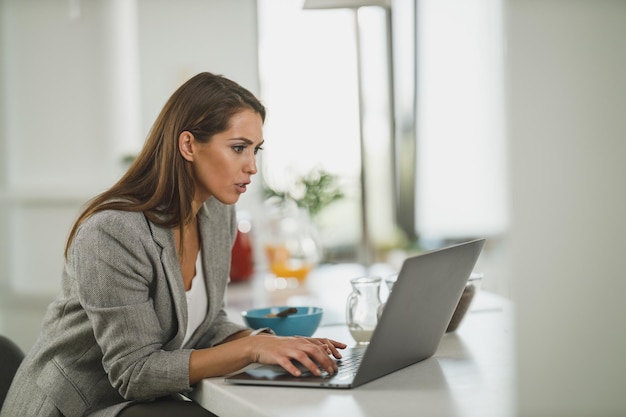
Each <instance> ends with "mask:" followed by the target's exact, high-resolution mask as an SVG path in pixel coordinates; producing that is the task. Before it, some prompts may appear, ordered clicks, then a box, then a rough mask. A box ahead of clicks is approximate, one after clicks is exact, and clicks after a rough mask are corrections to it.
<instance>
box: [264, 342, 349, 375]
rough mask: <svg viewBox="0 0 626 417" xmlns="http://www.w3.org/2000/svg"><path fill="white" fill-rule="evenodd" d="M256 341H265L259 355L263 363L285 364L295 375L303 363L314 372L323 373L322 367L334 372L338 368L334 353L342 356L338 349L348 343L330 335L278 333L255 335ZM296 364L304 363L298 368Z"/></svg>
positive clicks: (303, 365) (331, 372) (299, 372)
mask: <svg viewBox="0 0 626 417" xmlns="http://www.w3.org/2000/svg"><path fill="white" fill-rule="evenodd" d="M255 342H262V343H263V346H257V347H258V348H260V351H258V353H259V355H258V356H257V359H258V361H259V362H262V363H274V364H277V365H280V366H282V367H283V368H284V369H285V370H286V371H287V372H289V373H290V374H291V375H294V376H300V375H301V374H302V371H301V368H302V367H304V368H306V369H307V370H309V371H310V372H311V373H312V374H313V375H318V376H319V375H321V373H322V372H321V371H320V368H321V369H323V370H325V371H326V372H328V373H330V374H333V373H335V372H337V364H336V363H335V360H334V359H333V358H332V357H331V355H332V356H334V357H335V358H337V359H339V358H341V354H340V353H339V351H338V350H337V349H343V348H345V347H346V345H345V344H344V343H341V342H337V341H334V340H331V339H319V338H307V337H277V336H268V337H263V338H262V339H261V338H255ZM297 364H300V365H301V367H300V368H298V366H297Z"/></svg>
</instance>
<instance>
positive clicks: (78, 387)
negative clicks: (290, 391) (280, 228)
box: [0, 73, 345, 417]
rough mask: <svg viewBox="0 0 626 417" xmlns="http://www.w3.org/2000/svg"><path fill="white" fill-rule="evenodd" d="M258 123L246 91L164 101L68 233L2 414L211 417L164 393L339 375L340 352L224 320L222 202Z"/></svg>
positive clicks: (251, 151)
mask: <svg viewBox="0 0 626 417" xmlns="http://www.w3.org/2000/svg"><path fill="white" fill-rule="evenodd" d="M264 119H265V109H264V107H263V106H262V104H261V103H260V102H259V101H258V100H257V99H256V98H255V97H254V96H253V95H252V94H251V93H250V92H249V91H247V90H245V89H244V88H242V87H241V86H239V85H238V84H236V83H234V82H233V81H230V80H228V79H226V78H224V77H221V76H216V75H213V74H210V73H201V74H198V75H197V76H195V77H193V78H192V79H190V80H189V81H188V82H186V83H185V84H184V85H182V86H181V87H180V88H179V89H178V90H177V91H176V92H175V93H174V94H173V95H172V97H171V98H170V99H169V101H168V102H167V103H166V105H165V107H164V108H163V110H162V111H161V114H160V115H159V117H158V118H157V120H156V122H155V124H154V126H153V128H152V130H151V132H150V134H149V136H148V138H147V140H146V144H145V146H144V148H143V150H142V151H141V153H140V154H139V156H138V158H137V160H136V161H135V162H134V163H133V165H132V166H131V167H130V168H129V170H128V172H127V173H126V174H125V175H124V176H123V177H122V178H121V179H120V180H119V182H118V183H117V184H115V185H114V186H113V187H111V188H110V189H109V190H108V191H105V192H104V193H103V194H101V195H99V196H98V197H96V198H95V199H94V200H93V201H91V202H90V204H89V205H88V206H87V208H86V209H85V211H84V212H83V213H82V214H81V215H80V216H79V218H78V220H77V221H76V223H75V224H74V226H73V228H72V230H71V232H70V235H69V238H68V242H67V246H66V249H65V259H66V262H65V268H64V271H63V281H62V291H61V294H60V295H59V297H58V298H57V299H56V300H55V301H54V302H53V303H52V304H51V305H50V307H49V309H48V312H47V314H46V318H45V320H44V324H43V330H42V332H41V334H40V336H39V338H38V340H37V342H36V343H35V345H34V347H33V348H32V350H31V351H30V352H29V354H28V355H27V357H26V359H25V360H24V362H23V364H22V366H21V367H20V369H19V371H18V373H17V375H16V377H15V379H14V381H13V384H12V386H11V389H10V391H9V394H8V396H7V399H6V401H5V404H4V407H3V409H2V412H1V413H0V417H16V416H29V417H31V416H56V417H58V416H67V417H79V416H140V415H150V416H158V415H161V414H159V413H160V412H161V413H163V415H180V416H195V415H198V416H200V415H210V414H208V412H206V411H205V410H203V409H201V408H200V407H199V406H198V405H196V404H195V403H192V402H189V401H177V400H174V399H173V397H172V395H173V394H178V393H183V394H184V393H185V392H188V391H190V390H191V386H192V385H193V384H195V383H196V382H198V381H200V380H201V379H202V378H206V377H211V376H220V375H224V374H227V373H229V372H233V371H235V370H237V369H240V368H242V367H244V366H246V365H248V364H250V363H253V362H260V363H266V364H277V365H281V366H283V367H284V368H285V369H287V370H288V371H289V372H291V373H292V374H293V375H299V374H300V372H299V370H298V369H297V367H296V366H295V365H294V363H293V362H292V360H295V361H297V362H300V363H301V364H302V365H304V366H305V367H307V368H308V369H310V370H311V371H312V372H314V373H319V366H322V367H323V368H324V369H326V370H328V371H329V372H331V373H332V372H335V371H336V365H335V363H334V360H333V359H332V357H331V355H332V356H334V357H336V358H340V357H341V355H340V353H339V351H338V350H337V349H338V348H340V349H342V348H345V345H344V344H343V343H340V342H336V341H333V340H328V339H317V338H286V337H278V336H274V335H272V334H268V333H263V334H258V335H257V334H256V333H258V332H256V331H255V332H253V331H252V330H250V329H247V328H245V327H243V326H240V325H237V324H234V323H232V322H230V321H229V320H228V318H227V317H226V314H225V312H224V309H223V303H224V295H225V288H226V284H227V280H228V273H229V265H230V251H231V247H232V244H233V242H234V238H235V232H236V222H235V211H234V206H233V204H235V203H236V202H237V201H238V199H239V197H240V195H241V194H243V193H244V192H245V191H246V187H247V186H248V184H249V183H250V178H251V177H252V176H253V175H254V174H256V172H257V166H256V154H257V152H258V151H259V150H260V149H261V146H262V144H263V134H262V128H263V122H264ZM251 336H252V337H251ZM154 400H157V401H156V402H155V401H154Z"/></svg>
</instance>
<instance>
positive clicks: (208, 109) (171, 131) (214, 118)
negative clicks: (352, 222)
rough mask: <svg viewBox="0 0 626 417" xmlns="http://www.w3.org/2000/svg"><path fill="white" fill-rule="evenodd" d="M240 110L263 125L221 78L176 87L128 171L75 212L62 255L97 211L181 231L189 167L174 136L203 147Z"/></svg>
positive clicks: (251, 100) (250, 104) (237, 89)
mask: <svg viewBox="0 0 626 417" xmlns="http://www.w3.org/2000/svg"><path fill="white" fill-rule="evenodd" d="M244 109H252V110H254V111H255V112H257V113H259V115H261V118H262V120H263V121H265V108H264V107H263V105H262V104H261V103H260V102H259V100H258V99H257V98H256V97H255V96H254V95H253V94H252V93H250V92H249V91H248V90H246V89H245V88H243V87H241V86H240V85H239V84H237V83H235V82H234V81H231V80H229V79H227V78H225V77H223V76H221V75H215V74H211V73H208V72H203V73H200V74H198V75H196V76H194V77H193V78H191V79H190V80H189V81H187V82H186V83H184V84H183V85H182V86H180V87H179V88H178V90H176V91H175V92H174V94H172V96H171V97H170V98H169V100H168V101H167V103H166V104H165V106H164V107H163V110H161V113H160V114H159V116H158V117H157V119H156V121H155V123H154V125H153V126H152V129H151V130H150V133H149V134H148V137H147V139H146V142H145V144H144V146H143V149H142V150H141V152H140V153H139V155H138V156H137V158H136V159H135V161H134V162H133V164H132V165H131V166H130V167H129V169H128V171H126V173H125V174H124V175H123V176H122V178H121V179H120V180H119V181H118V182H117V183H116V184H115V185H113V186H112V187H111V188H109V189H108V190H107V191H105V192H103V193H102V194H100V195H98V196H96V197H95V198H94V199H92V200H91V201H90V202H89V203H88V205H87V207H86V208H85V210H84V211H83V212H82V213H81V214H80V216H79V217H78V219H77V220H76V222H75V223H74V225H73V227H72V229H71V231H70V234H69V237H68V239H67V243H66V246H65V256H67V253H68V251H69V247H70V245H71V243H72V240H73V239H74V236H75V235H76V231H77V229H78V227H79V226H80V224H81V223H82V222H83V221H85V219H87V218H88V217H89V216H91V215H92V214H94V213H97V212H99V211H103V210H124V211H133V212H143V213H144V214H145V215H146V217H147V218H148V219H149V220H150V221H152V222H154V223H156V224H159V225H161V226H166V227H179V229H180V231H181V233H182V232H183V229H184V228H183V226H184V225H185V224H187V223H189V222H190V221H191V220H193V212H192V208H191V202H192V200H193V196H194V183H193V177H192V175H191V168H190V165H189V163H187V161H185V160H184V159H183V157H182V156H181V155H180V153H179V152H178V137H179V135H180V134H181V133H182V132H184V131H189V132H191V133H192V134H193V135H194V137H195V139H196V140H198V141H200V142H202V143H206V142H208V141H209V140H210V139H211V137H212V136H213V135H215V134H217V133H220V132H223V131H225V130H227V129H228V128H229V123H230V119H231V117H232V116H233V115H234V114H236V113H238V112H239V111H241V110H244ZM182 240H183V239H182V238H181V242H182ZM181 253H182V252H181Z"/></svg>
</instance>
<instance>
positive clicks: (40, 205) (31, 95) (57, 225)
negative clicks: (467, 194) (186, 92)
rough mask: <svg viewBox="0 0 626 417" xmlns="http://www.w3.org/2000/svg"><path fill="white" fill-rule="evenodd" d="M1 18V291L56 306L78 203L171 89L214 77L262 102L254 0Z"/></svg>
mask: <svg viewBox="0 0 626 417" xmlns="http://www.w3.org/2000/svg"><path fill="white" fill-rule="evenodd" d="M0 18H1V19H2V20H1V24H0V30H1V36H0V54H1V55H0V56H2V60H1V64H0V83H1V92H2V95H1V99H0V100H1V103H0V110H1V114H0V120H2V121H3V123H2V125H1V127H0V151H1V153H0V215H1V216H0V219H1V220H0V232H1V234H0V242H1V244H2V246H1V248H2V255H0V288H3V292H4V291H7V292H16V293H20V294H28V295H42V296H45V297H49V296H51V295H53V294H55V293H56V292H57V290H58V288H59V283H60V276H61V265H62V253H63V247H64V242H65V238H66V236H67V233H68V231H69V227H70V226H71V223H72V221H73V219H74V217H75V216H76V214H77V213H78V210H79V208H80V206H81V205H82V204H83V203H84V202H85V201H86V200H87V199H88V198H90V197H92V196H94V195H95V194H97V193H98V192H100V191H102V190H103V189H104V188H105V187H107V186H109V185H110V184H112V183H113V182H114V181H115V180H116V179H117V178H118V176H119V175H120V174H121V172H122V166H121V164H120V157H121V156H122V154H123V152H125V151H127V150H133V149H137V148H138V147H139V146H141V144H142V143H143V140H144V137H145V135H146V134H147V132H148V129H149V128H150V125H151V123H152V121H153V120H154V118H155V117H156V115H157V113H158V112H159V111H160V109H161V107H162V106H163V104H164V103H165V100H166V99H167V98H168V97H169V95H170V94H171V93H172V92H173V91H174V89H175V88H177V87H178V86H179V85H180V84H181V83H182V82H183V81H185V80H186V79H187V78H189V77H190V76H192V75H194V74H195V73H197V72H199V71H212V72H217V73H221V74H224V75H226V76H229V77H230V78H233V79H235V80H236V81H238V82H240V83H241V84H242V85H244V86H246V87H248V88H249V89H251V90H252V91H253V92H255V93H258V89H259V83H258V58H257V52H256V51H257V49H256V47H257V27H256V0H237V1H236V2H233V1H229V0H211V1H205V0H184V1H182V0H181V1H176V2H172V1H167V0H88V1H86V0H83V1H80V0H77V1H68V0H0ZM133 80H135V81H139V84H137V83H136V82H135V83H134V84H133ZM249 198H253V197H249ZM245 204H247V202H246V201H245V200H244V201H242V205H244V206H245Z"/></svg>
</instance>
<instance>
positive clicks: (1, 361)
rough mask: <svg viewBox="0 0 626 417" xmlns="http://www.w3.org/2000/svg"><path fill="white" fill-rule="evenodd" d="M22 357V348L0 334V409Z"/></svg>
mask: <svg viewBox="0 0 626 417" xmlns="http://www.w3.org/2000/svg"><path fill="white" fill-rule="evenodd" d="M23 359H24V352H23V351H22V349H20V348H19V346H17V345H16V344H15V343H14V342H13V341H12V340H11V339H9V338H8V337H6V336H2V335H0V409H2V404H4V399H5V398H6V396H7V393H8V392H9V387H10V386H11V382H12V381H13V377H14V376H15V372H16V371H17V368H18V367H19V366H20V364H21V363H22V360H23Z"/></svg>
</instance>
